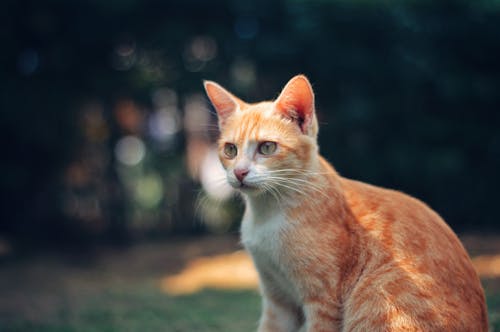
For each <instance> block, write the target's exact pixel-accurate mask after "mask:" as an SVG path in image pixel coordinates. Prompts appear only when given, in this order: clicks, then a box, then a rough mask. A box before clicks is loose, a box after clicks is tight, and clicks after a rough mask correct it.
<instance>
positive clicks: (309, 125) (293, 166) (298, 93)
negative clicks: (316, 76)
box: [204, 75, 318, 195]
mask: <svg viewBox="0 0 500 332" xmlns="http://www.w3.org/2000/svg"><path fill="white" fill-rule="evenodd" d="M204 84H205V90H206V92H207V95H208V97H209V99H210V101H211V102H212V104H213V106H214V108H215V110H216V111H217V115H218V118H219V129H220V132H221V135H220V139H219V157H220V160H221V162H222V165H223V166H224V168H225V170H226V176H227V180H228V182H229V184H230V185H231V186H232V187H234V188H237V189H239V190H241V191H242V192H243V193H245V194H248V195H258V194H261V193H264V192H268V193H270V194H273V193H274V194H276V193H282V192H294V191H297V192H300V191H301V189H300V187H302V185H303V184H304V182H305V181H306V180H305V178H307V175H310V174H312V171H311V170H312V169H313V168H314V167H315V165H316V163H317V160H318V158H317V150H318V148H317V142H316V136H317V133H318V124H317V120H316V115H315V109H314V93H313V90H312V87H311V84H310V83H309V81H308V80H307V78H306V77H305V76H303V75H298V76H295V77H293V78H292V79H291V80H290V81H289V82H288V83H287V84H286V86H285V87H284V88H283V90H282V92H281V94H280V95H279V97H278V98H277V99H276V100H274V101H265V102H260V103H256V104H248V103H246V102H244V101H242V100H241V99H239V98H237V97H236V96H234V95H233V94H231V93H230V92H228V91H227V90H225V89H224V88H223V87H221V86H220V85H218V84H217V83H215V82H210V81H205V83H204Z"/></svg>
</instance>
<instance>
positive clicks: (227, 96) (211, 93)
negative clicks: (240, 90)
mask: <svg viewBox="0 0 500 332" xmlns="http://www.w3.org/2000/svg"><path fill="white" fill-rule="evenodd" d="M203 85H204V86H205V91H206V93H207V96H208V98H209V99H210V101H211V102H212V105H214V108H215V110H216V111H217V116H218V117H219V127H222V126H224V124H225V122H226V120H227V119H228V118H229V117H230V116H231V115H232V114H233V113H234V112H236V111H237V110H238V109H242V108H243V105H244V104H245V103H244V102H243V101H242V100H241V99H239V98H238V97H236V96H234V95H233V94H232V93H231V92H229V91H227V90H226V89H224V88H223V87H222V86H220V85H219V84H217V83H215V82H212V81H204V82H203Z"/></svg>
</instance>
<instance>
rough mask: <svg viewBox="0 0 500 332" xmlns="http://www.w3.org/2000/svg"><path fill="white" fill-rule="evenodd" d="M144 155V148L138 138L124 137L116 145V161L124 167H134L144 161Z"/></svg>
mask: <svg viewBox="0 0 500 332" xmlns="http://www.w3.org/2000/svg"><path fill="white" fill-rule="evenodd" d="M145 155H146V146H145V145H144V142H143V141H142V140H141V139H140V138H138V137H135V136H125V137H123V138H121V139H120V140H119V141H118V142H117V143H116V147H115V156H116V159H117V160H118V161H119V162H120V163H122V164H124V165H127V166H135V165H137V164H139V163H140V162H141V161H142V160H143V159H144V156H145Z"/></svg>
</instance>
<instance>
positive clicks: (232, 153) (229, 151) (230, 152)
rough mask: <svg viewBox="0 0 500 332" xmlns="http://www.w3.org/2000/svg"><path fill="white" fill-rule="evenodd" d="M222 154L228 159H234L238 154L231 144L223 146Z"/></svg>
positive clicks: (234, 146)
mask: <svg viewBox="0 0 500 332" xmlns="http://www.w3.org/2000/svg"><path fill="white" fill-rule="evenodd" d="M224 154H225V155H226V157H228V158H229V159H233V158H234V157H236V155H237V154H238V149H237V148H236V145H234V144H232V143H226V144H225V145H224Z"/></svg>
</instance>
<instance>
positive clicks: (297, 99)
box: [275, 75, 318, 136]
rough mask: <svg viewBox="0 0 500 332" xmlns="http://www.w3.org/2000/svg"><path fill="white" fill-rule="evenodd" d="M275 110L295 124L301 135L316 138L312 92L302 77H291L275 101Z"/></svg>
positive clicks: (316, 127)
mask: <svg viewBox="0 0 500 332" xmlns="http://www.w3.org/2000/svg"><path fill="white" fill-rule="evenodd" d="M275 105H276V109H277V110H278V111H279V112H280V113H281V114H283V115H284V116H285V117H287V118H289V119H291V120H292V121H294V122H296V123H297V124H298V126H299V127H300V130H301V131H302V133H303V134H306V135H310V136H316V134H317V131H318V124H317V121H316V114H315V109H314V92H313V89H312V86H311V83H309V80H308V79H307V77H305V76H304V75H297V76H295V77H293V78H292V79H291V80H290V81H288V83H287V84H286V85H285V87H284V88H283V90H282V91H281V94H280V95H279V97H278V98H277V99H276V101H275Z"/></svg>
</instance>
